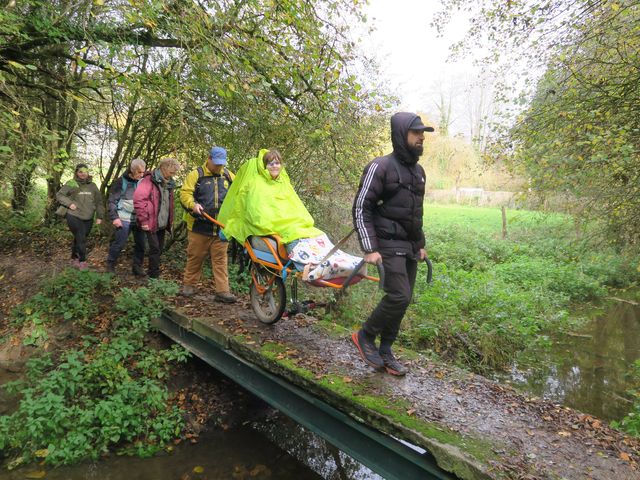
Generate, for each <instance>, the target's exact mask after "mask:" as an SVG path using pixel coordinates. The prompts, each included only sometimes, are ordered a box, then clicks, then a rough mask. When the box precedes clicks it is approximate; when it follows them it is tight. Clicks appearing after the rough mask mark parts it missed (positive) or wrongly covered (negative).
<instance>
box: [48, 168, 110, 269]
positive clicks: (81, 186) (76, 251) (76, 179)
mask: <svg viewBox="0 0 640 480" xmlns="http://www.w3.org/2000/svg"><path fill="white" fill-rule="evenodd" d="M56 200H58V202H59V203H60V204H61V205H64V206H65V207H67V214H66V219H67V225H68V226H69V230H71V233H72V234H73V244H72V247H71V265H72V266H73V267H75V268H79V269H80V270H86V269H87V268H88V265H87V235H89V232H90V231H91V227H93V217H94V215H95V217H96V224H97V225H100V223H102V219H103V218H104V204H103V202H102V194H101V193H100V190H99V189H98V187H97V186H96V184H95V183H93V181H92V178H91V175H89V168H88V167H87V165H85V164H84V163H79V164H78V165H76V169H75V172H74V175H73V179H71V180H69V181H68V182H67V183H65V184H64V185H63V186H62V188H61V189H60V190H59V191H58V193H56Z"/></svg>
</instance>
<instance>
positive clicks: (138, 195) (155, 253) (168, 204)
mask: <svg viewBox="0 0 640 480" xmlns="http://www.w3.org/2000/svg"><path fill="white" fill-rule="evenodd" d="M179 170H180V164H179V163H178V161H177V160H176V159H175V158H163V159H162V160H160V163H159V164H158V168H156V169H154V170H152V171H151V172H147V173H145V175H144V177H143V178H142V180H140V182H139V183H138V187H137V188H136V191H135V193H134V194H133V208H134V210H135V212H136V219H137V222H138V225H139V226H140V228H141V229H142V230H143V231H144V232H145V234H146V236H147V242H148V243H149V268H148V270H147V273H148V275H149V277H150V278H158V277H159V276H160V255H161V254H162V249H163V247H164V237H165V233H166V232H167V231H169V232H170V231H171V226H172V225H173V190H174V189H175V185H176V184H175V182H174V181H173V178H172V177H173V176H174V175H175V174H176V173H177V172H178V171H179Z"/></svg>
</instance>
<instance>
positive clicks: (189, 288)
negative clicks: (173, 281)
mask: <svg viewBox="0 0 640 480" xmlns="http://www.w3.org/2000/svg"><path fill="white" fill-rule="evenodd" d="M194 293H196V289H195V288H193V285H183V286H182V290H180V295H182V296H184V297H191V296H193V294H194Z"/></svg>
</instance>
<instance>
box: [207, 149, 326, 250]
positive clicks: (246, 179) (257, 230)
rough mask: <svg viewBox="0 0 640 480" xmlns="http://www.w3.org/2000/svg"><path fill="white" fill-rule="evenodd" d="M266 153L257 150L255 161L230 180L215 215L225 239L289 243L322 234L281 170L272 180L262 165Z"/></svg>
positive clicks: (242, 168)
mask: <svg viewBox="0 0 640 480" xmlns="http://www.w3.org/2000/svg"><path fill="white" fill-rule="evenodd" d="M268 151H269V150H266V149H263V150H260V152H259V153H258V156H257V157H256V158H252V159H251V160H249V161H248V162H247V163H245V164H244V165H242V167H240V170H239V171H238V173H237V175H236V177H235V179H234V180H233V183H232V184H231V187H230V188H229V191H228V192H227V196H226V197H225V199H224V202H223V203H222V208H221V209H220V213H219V214H218V221H219V222H220V223H222V224H223V225H224V229H223V233H224V236H225V237H227V238H235V239H236V240H237V241H238V242H240V243H244V241H245V240H246V238H247V237H249V236H251V235H259V236H264V235H272V234H276V235H279V236H280V237H281V238H282V241H283V242H284V243H289V242H292V241H294V240H297V239H299V238H308V237H317V236H318V235H322V231H321V230H318V229H317V228H315V227H314V226H313V218H312V217H311V215H310V214H309V212H308V211H307V209H306V208H305V206H304V204H303V203H302V200H300V197H298V194H297V193H296V192H295V190H294V189H293V186H292V185H291V181H290V180H289V175H288V174H287V172H286V171H285V169H284V167H283V168H282V170H281V171H280V175H279V176H278V178H276V179H275V180H274V179H272V178H271V175H270V174H269V171H268V170H267V169H266V168H265V167H264V163H263V162H262V158H263V157H264V155H265V154H266V153H267V152H268Z"/></svg>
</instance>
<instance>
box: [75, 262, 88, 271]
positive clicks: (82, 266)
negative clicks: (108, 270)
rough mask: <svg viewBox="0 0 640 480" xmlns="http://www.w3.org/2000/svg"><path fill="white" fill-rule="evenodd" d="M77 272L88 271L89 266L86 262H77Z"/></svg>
mask: <svg viewBox="0 0 640 480" xmlns="http://www.w3.org/2000/svg"><path fill="white" fill-rule="evenodd" d="M78 270H81V271H83V272H84V271H85V270H89V264H88V263H87V262H78Z"/></svg>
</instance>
